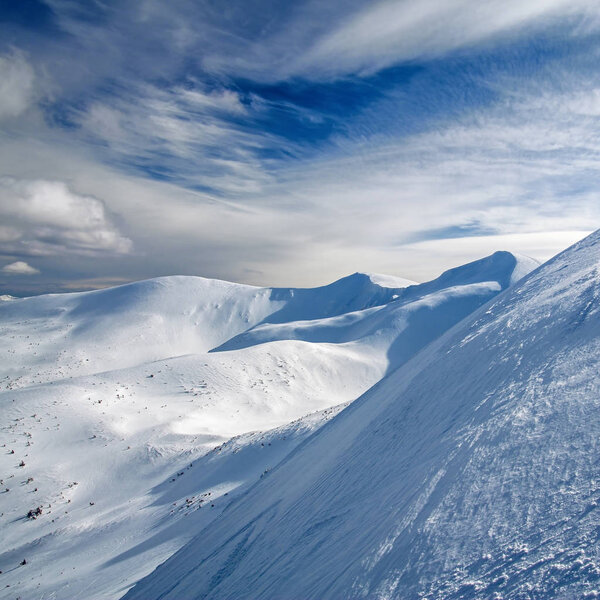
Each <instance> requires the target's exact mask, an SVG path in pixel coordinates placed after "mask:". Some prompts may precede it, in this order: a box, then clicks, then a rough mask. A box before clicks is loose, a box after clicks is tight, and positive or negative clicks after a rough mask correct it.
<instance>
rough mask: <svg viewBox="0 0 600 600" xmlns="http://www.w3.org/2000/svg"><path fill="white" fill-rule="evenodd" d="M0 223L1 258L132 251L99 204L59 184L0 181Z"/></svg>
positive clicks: (40, 181)
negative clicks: (2, 255) (0, 224)
mask: <svg viewBox="0 0 600 600" xmlns="http://www.w3.org/2000/svg"><path fill="white" fill-rule="evenodd" d="M0 219H1V220H2V223H3V225H2V227H0V251H1V252H2V253H3V254H8V255H11V254H12V255H23V256H52V255H62V256H64V255H70V254H75V255H77V254H82V255H98V254H102V253H112V254H124V253H127V252H129V251H130V250H131V247H132V243H131V240H129V239H128V238H126V237H124V236H123V235H122V234H121V233H120V232H119V230H118V229H117V227H116V226H115V225H114V224H113V223H112V220H111V219H110V217H109V215H108V213H107V211H106V207H105V206H104V203H103V202H102V201H100V200H99V199H97V198H94V197H92V196H84V195H80V194H77V193H75V192H73V191H71V190H70V189H69V188H68V187H67V185H66V184H65V183H63V182H61V181H47V180H33V181H31V180H21V179H14V178H10V177H3V178H0Z"/></svg>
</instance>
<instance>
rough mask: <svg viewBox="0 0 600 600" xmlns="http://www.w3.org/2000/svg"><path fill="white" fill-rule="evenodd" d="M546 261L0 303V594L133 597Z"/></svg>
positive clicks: (504, 258) (178, 280) (149, 287)
mask: <svg viewBox="0 0 600 600" xmlns="http://www.w3.org/2000/svg"><path fill="white" fill-rule="evenodd" d="M533 266H534V265H533V264H530V263H527V262H526V261H525V262H524V261H523V260H522V259H518V260H517V259H516V258H515V257H513V256H512V255H510V254H508V253H499V254H497V255H494V256H492V257H489V258H488V259H484V260H482V261H477V262H476V263H472V264H471V265H466V266H465V267H464V268H462V269H460V268H459V269H457V270H453V271H451V272H449V273H450V275H448V274H446V275H444V276H442V278H440V279H439V280H438V283H436V284H435V285H431V284H422V285H416V284H414V285H410V284H411V282H408V281H406V280H401V279H398V278H394V277H386V276H381V275H365V274H359V273H357V274H354V275H351V276H349V277H346V278H344V279H341V280H339V281H337V282H334V283H333V284H331V285H329V286H324V287H322V288H315V289H309V290H291V289H268V288H264V289H263V288H254V287H250V286H242V285H237V284H230V283H227V282H222V281H213V280H206V279H202V278H195V277H166V278H159V279H156V280H149V281H143V282H138V283H135V284H129V285H126V286H120V287H117V288H111V289H107V290H101V291H97V292H87V293H78V294H62V295H50V296H42V297H37V298H28V299H22V300H18V299H17V300H12V301H10V302H4V303H2V304H1V305H0V334H1V338H0V339H1V341H2V343H1V345H0V351H1V352H2V357H3V360H2V361H1V362H0V386H1V388H2V389H1V390H0V422H1V423H2V429H1V431H0V434H1V437H2V439H1V441H0V446H1V448H2V450H1V451H0V526H1V528H2V530H1V533H2V542H3V543H2V548H0V571H2V573H0V598H3V597H7V598H12V597H17V596H21V597H22V598H34V599H38V598H39V599H45V598H49V597H50V598H53V599H54V600H72V599H73V598H87V599H94V598H98V599H100V598H102V599H106V598H117V597H120V596H122V594H123V593H124V592H125V591H126V590H127V589H128V588H129V587H131V586H132V585H133V584H134V583H135V582H136V581H138V580H139V579H140V578H142V577H144V576H145V575H147V574H148V573H149V572H150V571H151V570H152V569H153V568H155V567H156V565H157V564H159V563H160V562H163V561H165V560H166V559H168V558H169V557H170V556H171V555H172V554H173V553H174V552H175V551H177V550H178V549H179V548H180V547H181V546H182V545H183V544H185V543H187V542H188V541H190V540H191V539H192V537H193V536H194V535H195V534H197V533H198V532H199V531H201V530H202V529H203V528H204V527H206V526H207V525H208V524H209V523H211V522H212V521H213V520H215V519H217V517H218V518H220V517H219V515H221V513H222V511H223V510H224V509H225V508H226V507H227V506H228V504H229V502H230V501H231V500H233V499H235V498H236V497H238V496H239V495H240V494H242V493H243V492H244V490H247V489H248V488H249V487H250V486H252V485H254V484H255V483H257V482H262V481H266V480H267V479H268V478H270V477H271V473H272V471H273V469H274V468H275V467H276V466H277V464H278V463H280V462H281V461H282V460H284V459H285V457H286V456H287V455H288V454H289V453H290V452H291V451H292V450H293V449H294V448H296V447H297V446H299V445H300V444H301V443H302V442H303V441H304V440H305V439H306V438H307V437H308V436H309V435H310V434H311V433H312V432H314V431H316V430H317V429H319V428H320V427H321V426H322V425H323V424H324V423H326V422H327V421H328V420H329V419H331V418H332V417H333V416H334V415H335V414H336V413H337V411H338V410H339V407H340V406H341V405H343V404H347V403H349V402H351V401H353V400H355V399H356V398H357V397H359V396H360V395H361V394H363V393H364V392H365V391H366V390H368V389H369V388H370V387H371V386H372V385H374V384H376V383H377V382H378V381H379V380H380V379H381V378H382V377H384V376H385V374H386V372H389V371H390V370H392V369H394V368H395V367H397V366H398V365H399V364H402V363H404V362H406V361H407V360H409V359H410V358H411V357H412V356H414V354H415V353H416V352H418V351H419V350H420V349H422V348H423V347H425V346H426V345H427V344H428V343H430V342H431V341H432V340H434V339H435V338H437V337H438V336H439V335H441V334H443V333H444V331H446V330H447V329H448V328H449V327H451V326H452V325H453V324H454V323H456V322H457V321H458V320H460V319H461V318H463V317H465V316H466V315H467V314H469V313H470V312H472V311H473V310H475V309H476V308H477V307H478V306H480V305H481V304H482V303H484V302H486V301H487V300H489V299H490V298H492V297H494V296H495V295H496V294H497V293H498V292H499V291H500V290H501V289H502V288H503V287H505V286H506V285H508V284H509V282H510V281H511V279H514V277H515V275H514V274H515V273H516V272H518V271H519V270H520V271H523V270H527V269H528V268H532V267H533ZM403 286H408V287H403ZM286 319H289V321H286ZM243 332H247V335H248V336H249V337H248V338H247V340H246V343H245V344H244V345H243V347H242V345H240V346H239V347H236V348H235V349H233V350H229V351H226V350H225V348H226V347H227V342H228V341H229V340H231V338H232V337H233V338H234V339H233V340H232V341H231V342H230V345H231V346H232V347H233V346H234V341H235V342H236V344H237V343H238V342H239V340H241V339H246V338H245V337H244V335H242V336H241V337H239V336H240V334H243ZM265 332H267V333H268V332H274V335H272V336H271V338H269V339H260V336H261V335H263V336H264V335H265ZM286 332H291V333H289V334H288V333H286ZM284 333H285V335H284ZM292 334H293V335H292ZM252 336H254V337H252ZM248 339H249V340H251V342H248ZM224 343H225V344H224ZM214 346H220V347H219V348H218V351H213V352H209V350H211V349H212V348H213V347H214ZM38 509H39V512H38ZM217 520H218V519H217ZM23 559H26V564H25V565H21V564H20V563H21V561H22V560H23Z"/></svg>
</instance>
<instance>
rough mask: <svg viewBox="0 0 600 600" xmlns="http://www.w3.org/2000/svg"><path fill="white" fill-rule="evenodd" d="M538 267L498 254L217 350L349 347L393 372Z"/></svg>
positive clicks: (261, 328)
mask: <svg viewBox="0 0 600 600" xmlns="http://www.w3.org/2000/svg"><path fill="white" fill-rule="evenodd" d="M537 266H538V263H537V262H536V261H534V260H533V259H530V258H528V257H517V256H516V255H513V254H511V253H509V252H496V253H495V254H493V255H491V256H488V257H486V258H483V259H481V260H477V261H474V262H472V263H468V264H466V265H462V266H461V267H458V268H455V269H450V270H449V271H446V272H445V273H443V274H442V275H441V276H440V277H438V278H437V279H435V280H433V281H431V282H428V283H424V284H419V285H413V286H409V287H407V288H405V289H402V290H397V293H396V294H395V298H394V299H393V301H391V302H388V303H387V304H384V305H382V306H377V307H374V308H369V309H365V310H361V311H354V312H348V313H346V314H343V315H340V316H334V317H329V318H325V319H315V320H305V321H291V322H288V323H282V324H271V323H266V324H261V325H258V326H256V327H253V328H251V329H249V330H248V331H246V332H244V333H242V334H240V335H238V336H235V337H234V338H232V339H230V340H229V341H227V342H225V344H223V345H222V346H220V347H219V348H217V349H216V350H217V351H220V350H234V349H240V348H247V347H250V346H254V345H256V344H262V343H265V342H272V341H276V340H304V341H308V342H313V343H336V344H342V343H345V344H350V345H351V346H352V347H353V348H355V349H362V350H363V351H365V352H368V353H369V354H370V357H371V358H370V360H375V359H377V360H379V361H386V362H387V365H388V371H391V370H394V369H395V368H397V367H398V366H400V365H401V364H403V363H404V362H406V360H408V359H410V358H411V357H412V356H414V354H416V353H417V352H418V351H419V350H420V349H421V348H423V347H425V346H426V345H427V344H428V343H430V342H431V341H432V340H434V339H435V338H436V337H438V336H439V335H440V334H441V333H442V332H444V331H446V330H447V329H449V328H450V327H452V326H453V325H455V324H456V323H458V322H459V321H460V320H461V319H463V318H465V317H466V316H467V315H469V314H470V313H472V312H473V311H474V310H475V309H476V308H479V306H481V305H482V304H484V303H485V302H487V301H488V300H490V299H491V298H493V297H494V296H495V295H496V294H498V293H499V292H500V291H501V290H504V289H506V288H507V287H508V286H509V285H511V284H512V283H514V282H515V281H518V279H520V278H521V276H522V275H524V274H526V273H529V272H530V271H531V270H533V269H534V268H536V267H537Z"/></svg>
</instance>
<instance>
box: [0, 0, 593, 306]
mask: <svg viewBox="0 0 600 600" xmlns="http://www.w3.org/2000/svg"><path fill="white" fill-rule="evenodd" d="M599 60H600V4H598V2H597V0H528V1H527V2H523V1H522V0H485V2H482V1H481V0H452V1H448V0H419V2H414V1H408V0H383V1H381V0H375V1H371V2H366V1H363V2H358V1H356V0H345V1H339V0H331V1H329V0H318V1H316V0H298V1H296V2H293V3H291V2H281V1H280V2H276V1H274V0H230V1H228V2H223V1H222V0H185V1H184V0H170V1H169V2H165V1H164V0H137V1H136V2H122V1H120V0H114V1H113V0H85V1H84V0H79V1H76V0H2V2H1V3H0V294H13V295H17V296H22V295H31V294H39V293H46V292H64V291H76V290H86V289H96V288H100V287H105V286H108V285H115V284H119V283H124V282H127V281H132V280H138V279H145V278H149V277H156V276H162V275H177V274H179V275H200V276H204V277H216V278H219V279H226V280H229V281H237V282H241V283H249V284H254V285H273V286H314V285H322V284H325V283H328V282H331V281H333V280H335V279H337V278H339V277H342V276H345V275H348V274H350V273H353V272H356V271H365V272H377V273H387V274H391V275H398V276H401V277H405V278H408V279H413V280H416V281H425V280H427V279H431V278H433V277H435V276H437V275H438V274H439V273H440V272H441V271H442V270H444V269H447V268H450V267H452V266H456V265H459V264H462V263H465V262H468V261H470V260H475V259H477V258H480V257H483V256H485V255H488V254H490V253H492V252H494V251H496V250H510V251H514V252H520V253H523V254H527V255H529V256H533V257H534V258H537V259H540V260H546V259H548V258H550V257H551V256H552V255H554V254H556V253H557V252H559V251H560V250H562V249H564V248H565V247H567V246H568V245H570V244H571V243H573V242H574V241H576V240H577V239H580V238H581V237H583V236H584V235H586V234H587V233H589V232H590V231H592V230H594V229H596V228H598V227H600V202H599V200H598V194H597V190H598V187H599V183H600V71H599V70H598V68H597V65H598V62H599Z"/></svg>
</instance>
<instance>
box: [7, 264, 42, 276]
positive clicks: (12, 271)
mask: <svg viewBox="0 0 600 600" xmlns="http://www.w3.org/2000/svg"><path fill="white" fill-rule="evenodd" d="M1 271H2V273H6V274H7V275H37V274H38V273H39V272H40V271H39V270H38V269H35V268H34V267H32V266H31V265H29V264H27V263H26V262H24V261H22V260H18V261H16V262H14V263H10V264H8V265H4V266H3V267H2V269H1Z"/></svg>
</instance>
